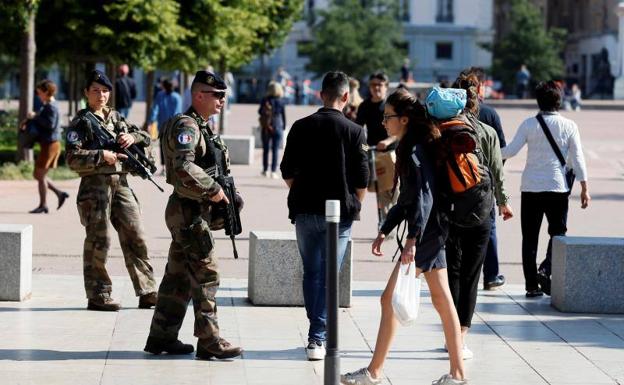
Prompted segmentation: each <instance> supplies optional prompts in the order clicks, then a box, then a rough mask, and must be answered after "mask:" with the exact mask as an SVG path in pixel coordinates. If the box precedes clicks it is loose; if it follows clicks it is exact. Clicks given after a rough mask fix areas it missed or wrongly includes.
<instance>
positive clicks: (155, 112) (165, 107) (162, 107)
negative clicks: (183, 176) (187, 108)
mask: <svg viewBox="0 0 624 385" xmlns="http://www.w3.org/2000/svg"><path fill="white" fill-rule="evenodd" d="M161 83H162V87H163V89H162V90H160V91H159V92H158V94H156V98H155V99H154V105H152V112H151V114H150V118H149V121H148V126H149V125H150V124H152V123H154V122H156V124H158V133H159V134H160V133H162V130H163V128H164V127H165V123H167V121H168V120H169V119H170V118H172V117H173V116H174V115H177V114H181V113H182V97H181V96H180V94H179V93H177V92H175V91H174V90H173V83H172V82H171V80H169V79H167V78H164V79H163V80H162V82H161ZM159 136H160V135H159ZM159 148H160V164H161V165H162V166H163V169H162V171H163V172H164V170H165V169H164V165H165V158H164V156H163V150H162V147H161V146H159Z"/></svg>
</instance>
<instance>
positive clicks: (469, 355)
mask: <svg viewBox="0 0 624 385" xmlns="http://www.w3.org/2000/svg"><path fill="white" fill-rule="evenodd" d="M444 351H445V352H447V353H448V348H447V347H446V344H444ZM462 358H463V359H464V360H472V359H473V358H474V353H473V352H472V350H470V349H468V346H466V345H465V344H464V347H463V348H462Z"/></svg>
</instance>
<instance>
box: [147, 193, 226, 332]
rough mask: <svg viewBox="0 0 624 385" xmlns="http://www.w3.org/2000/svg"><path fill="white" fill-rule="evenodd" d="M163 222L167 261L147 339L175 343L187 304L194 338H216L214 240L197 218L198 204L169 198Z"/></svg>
mask: <svg viewBox="0 0 624 385" xmlns="http://www.w3.org/2000/svg"><path fill="white" fill-rule="evenodd" d="M165 221H166V223H167V227H168V228H169V231H170V232H171V236H172V238H173V239H172V241H171V246H170V247H169V259H168V261H167V267H166V269H165V276H164V277H163V280H162V282H161V284H160V288H159V289H158V302H157V303H156V309H155V310H154V318H153V319H152V326H151V329H150V336H152V337H158V338H163V339H167V340H175V339H177V337H178V332H179V330H180V327H181V326H182V321H183V320H184V315H185V314H186V308H187V307H188V303H189V300H191V299H192V300H193V310H194V312H195V336H196V337H198V338H201V339H209V340H213V339H216V338H218V337H219V324H218V321H217V302H216V298H215V296H216V294H217V289H218V288H219V272H218V270H217V261H216V258H215V255H214V239H213V238H212V234H211V233H210V229H209V228H208V223H207V222H206V220H205V219H203V218H202V215H201V207H200V204H199V203H198V202H195V201H192V200H189V199H184V198H180V197H178V196H177V195H176V194H172V195H171V196H170V197H169V202H168V203H167V208H166V210H165Z"/></svg>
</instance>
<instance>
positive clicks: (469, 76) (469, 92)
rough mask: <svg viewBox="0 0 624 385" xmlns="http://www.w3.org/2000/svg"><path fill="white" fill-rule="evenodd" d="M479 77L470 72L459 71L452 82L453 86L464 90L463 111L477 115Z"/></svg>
mask: <svg viewBox="0 0 624 385" xmlns="http://www.w3.org/2000/svg"><path fill="white" fill-rule="evenodd" d="M479 84H480V83H479V78H478V77H477V75H476V74H474V73H472V72H468V73H464V72H462V73H460V74H459V76H458V77H457V79H455V82H453V86H452V87H453V88H462V89H464V90H466V96H467V100H466V107H465V108H464V112H465V113H469V114H472V115H474V116H479Z"/></svg>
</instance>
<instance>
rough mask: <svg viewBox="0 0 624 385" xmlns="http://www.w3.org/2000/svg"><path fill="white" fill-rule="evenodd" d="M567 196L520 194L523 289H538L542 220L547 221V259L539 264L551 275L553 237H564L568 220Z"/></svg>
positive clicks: (556, 194) (554, 193)
mask: <svg viewBox="0 0 624 385" xmlns="http://www.w3.org/2000/svg"><path fill="white" fill-rule="evenodd" d="M568 196H569V194H568V193H559V192H549V191H545V192H522V197H521V200H520V222H521V225H522V270H523V271H524V280H525V288H526V290H536V289H537V288H538V286H537V267H536V261H537V243H538V240H539V233H540V227H541V226H542V218H543V217H544V215H546V220H547V221H548V234H549V235H550V240H549V241H548V249H547V250H546V259H544V261H543V262H542V264H541V265H540V267H539V268H540V270H543V271H544V272H545V274H546V275H548V276H550V272H551V260H552V259H551V258H552V255H551V254H552V237H554V236H557V235H565V234H566V231H567V228H566V223H567V221H568Z"/></svg>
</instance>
